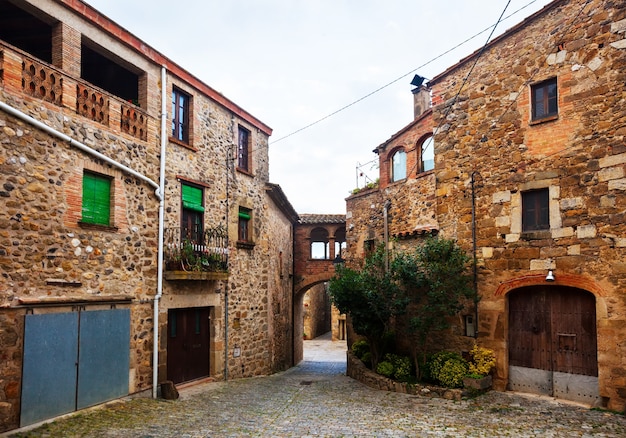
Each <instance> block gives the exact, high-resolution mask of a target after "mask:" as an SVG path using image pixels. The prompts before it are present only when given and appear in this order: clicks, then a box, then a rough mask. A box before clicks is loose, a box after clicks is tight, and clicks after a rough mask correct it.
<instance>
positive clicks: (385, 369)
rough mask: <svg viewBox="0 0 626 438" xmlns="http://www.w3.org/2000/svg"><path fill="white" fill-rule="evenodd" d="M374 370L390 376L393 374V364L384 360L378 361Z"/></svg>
mask: <svg viewBox="0 0 626 438" xmlns="http://www.w3.org/2000/svg"><path fill="white" fill-rule="evenodd" d="M376 372H377V373H378V374H381V375H383V376H385V377H391V376H393V364H392V363H391V362H387V361H386V360H384V361H382V362H379V363H378V366H376Z"/></svg>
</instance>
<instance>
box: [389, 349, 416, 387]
mask: <svg viewBox="0 0 626 438" xmlns="http://www.w3.org/2000/svg"><path fill="white" fill-rule="evenodd" d="M385 361H387V362H391V364H392V365H393V378H394V379H395V380H397V381H399V382H406V381H407V380H409V378H410V377H411V371H412V365H411V359H409V358H408V357H406V356H400V355H398V354H391V353H390V354H387V355H385Z"/></svg>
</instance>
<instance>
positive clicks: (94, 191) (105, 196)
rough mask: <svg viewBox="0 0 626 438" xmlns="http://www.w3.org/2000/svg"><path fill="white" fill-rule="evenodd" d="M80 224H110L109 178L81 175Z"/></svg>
mask: <svg viewBox="0 0 626 438" xmlns="http://www.w3.org/2000/svg"><path fill="white" fill-rule="evenodd" d="M81 221H82V222H84V223H88V224H96V225H106V226H109V225H110V223H111V178H109V177H107V176H104V175H99V174H97V173H92V172H85V173H84V174H83V204H82V219H81Z"/></svg>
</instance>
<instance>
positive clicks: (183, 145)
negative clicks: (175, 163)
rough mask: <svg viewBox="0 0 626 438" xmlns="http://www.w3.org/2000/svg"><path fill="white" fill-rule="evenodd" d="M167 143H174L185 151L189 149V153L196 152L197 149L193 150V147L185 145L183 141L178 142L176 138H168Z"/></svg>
mask: <svg viewBox="0 0 626 438" xmlns="http://www.w3.org/2000/svg"><path fill="white" fill-rule="evenodd" d="M169 141H170V142H171V143H175V144H177V145H178V146H182V147H184V148H185V149H189V150H191V151H194V152H198V148H195V147H193V146H192V145H190V144H189V143H185V142H184V141H180V140H178V139H177V138H174V137H170V138H169Z"/></svg>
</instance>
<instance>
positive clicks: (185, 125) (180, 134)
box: [170, 87, 191, 145]
mask: <svg viewBox="0 0 626 438" xmlns="http://www.w3.org/2000/svg"><path fill="white" fill-rule="evenodd" d="M181 98H182V99H183V100H182V101H181ZM181 111H182V118H183V120H180V116H181ZM190 116H191V95H189V94H187V93H185V92H184V91H182V90H180V89H178V88H176V87H173V88H172V130H171V137H170V138H172V139H174V140H176V141H177V142H180V143H183V144H186V145H190V144H191V117H190Z"/></svg>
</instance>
